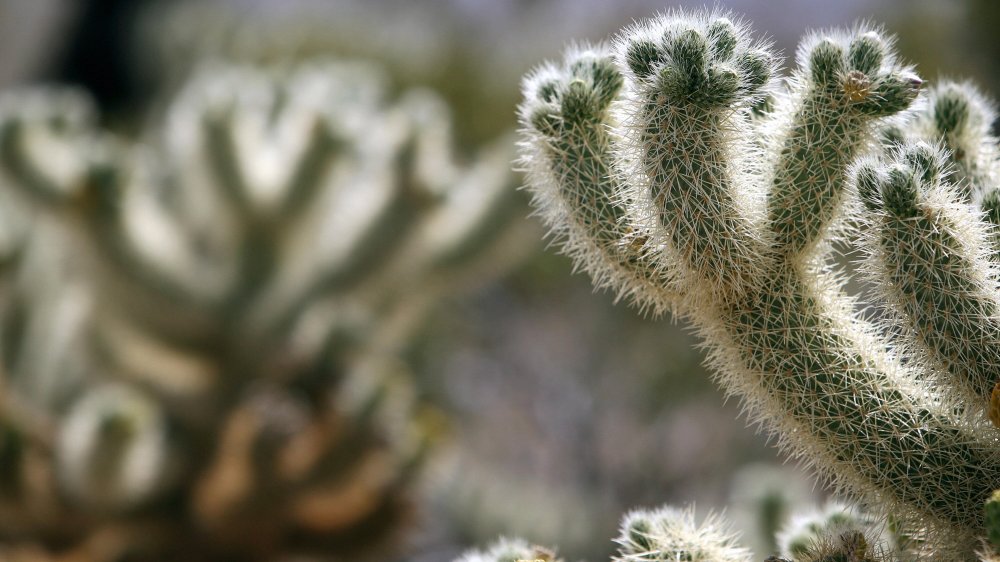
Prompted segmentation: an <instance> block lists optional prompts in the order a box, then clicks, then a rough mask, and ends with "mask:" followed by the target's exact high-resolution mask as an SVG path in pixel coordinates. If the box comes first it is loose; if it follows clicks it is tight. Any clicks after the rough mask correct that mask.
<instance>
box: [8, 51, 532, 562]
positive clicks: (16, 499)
mask: <svg viewBox="0 0 1000 562" xmlns="http://www.w3.org/2000/svg"><path fill="white" fill-rule="evenodd" d="M385 91H386V86H385V80H384V78H382V77H381V75H380V74H379V73H378V72H377V71H376V70H374V69H372V68H371V67H368V66H366V65H357V64H347V63H333V62H325V61H310V62H307V63H303V64H301V65H299V66H295V67H294V68H287V67H286V68H263V67H260V68H258V67H236V66H210V67H206V68H204V69H203V70H202V71H200V72H198V73H196V75H195V76H194V77H193V78H192V79H191V80H190V81H189V83H188V84H187V86H185V87H184V88H183V89H182V91H181V92H180V93H179V94H178V95H177V97H176V99H175V101H174V102H173V103H172V104H171V107H170V108H169V109H168V111H167V114H166V118H165V124H164V125H163V127H162V132H161V131H159V130H153V131H152V132H151V133H150V134H149V135H148V136H147V138H145V139H144V140H143V141H129V140H127V139H122V138H118V137H116V136H114V135H113V134H111V133H109V132H105V131H102V130H100V129H99V128H98V127H97V125H96V121H97V116H96V114H95V112H94V110H93V107H92V104H91V103H90V102H89V100H88V99H87V98H86V97H85V96H84V95H82V94H80V93H78V92H76V91H72V90H68V89H67V90H61V89H52V88H50V89H47V90H31V91H23V92H9V93H5V94H3V95H2V96H0V172H2V186H3V188H4V189H3V190H0V195H2V201H3V202H4V205H3V209H2V210H3V214H4V216H5V217H6V216H7V215H8V214H10V215H12V216H15V217H22V218H23V220H12V221H10V222H6V221H5V222H4V224H3V225H2V226H3V228H4V229H5V232H6V230H7V229H8V228H10V230H11V232H12V234H11V236H9V237H7V236H5V238H4V240H5V242H6V241H7V238H10V239H11V240H12V241H13V242H12V243H11V244H5V246H4V256H5V259H4V261H3V263H4V270H3V271H4V275H3V276H2V283H3V287H2V288H3V291H2V294H0V297H2V299H0V318H2V322H3V327H2V330H3V331H2V334H3V340H2V342H3V343H2V359H3V362H2V365H3V376H2V377H0V383H2V390H0V458H2V461H0V466H2V469H0V545H2V546H0V550H2V552H3V553H2V554H0V558H4V559H7V556H14V557H17V556H25V557H28V559H31V560H57V559H58V560H65V559H69V558H73V559H74V560H85V561H94V562H98V561H112V560H122V559H125V558H129V559H133V558H134V559H143V560H180V559H184V560H216V559H226V560H228V559H247V560H271V559H279V558H282V559H283V557H288V556H304V555H312V556H321V557H333V558H336V559H346V558H344V557H347V558H349V559H352V560H361V559H371V557H381V556H385V555H386V552H387V549H389V548H391V547H392V543H393V541H392V540H391V539H393V538H394V537H396V536H398V535H399V531H400V530H401V529H402V528H404V524H405V523H406V521H408V520H410V519H411V518H412V516H411V514H412V512H413V507H414V506H413V505H412V501H411V494H410V493H409V489H410V482H411V480H412V479H413V477H414V475H415V470H416V469H417V468H418V467H419V465H420V461H421V459H422V458H423V456H424V454H425V451H426V449H427V447H428V445H430V444H431V443H432V441H433V440H434V436H435V435H436V434H437V433H439V431H438V428H439V426H440V422H439V421H437V416H436V415H435V414H434V411H433V410H432V409H430V408H429V407H427V406H425V405H422V404H421V403H420V402H419V401H418V400H417V397H416V393H415V391H414V389H413V388H412V381H411V377H410V376H409V374H408V368H407V366H406V365H405V363H403V362H402V361H401V360H400V359H399V356H400V354H401V353H402V352H403V351H404V350H405V344H406V343H407V341H408V340H409V339H410V336H409V334H410V333H411V332H412V331H413V330H412V329H413V327H414V325H415V322H416V321H417V320H418V319H419V318H420V317H421V316H422V312H423V311H424V310H426V309H427V307H428V305H429V304H430V303H431V302H432V301H434V300H435V299H438V298H441V297H443V296H448V295H450V294H452V293H454V292H455V291H457V290H459V289H461V288H462V287H463V286H464V285H467V284H468V283H470V282H472V281H474V280H476V279H480V278H482V277H484V276H488V275H494V274H496V273H498V272H499V271H500V269H501V268H503V267H504V265H505V263H507V261H509V259H508V258H507V257H505V256H508V255H509V252H507V250H509V248H508V247H507V246H509V244H510V242H511V241H512V240H516V238H511V236H509V235H507V234H504V232H507V233H508V234H509V233H511V232H513V230H512V229H509V228H506V226H505V223H506V221H507V218H508V216H509V213H508V211H509V210H510V208H511V205H510V202H511V201H512V193H513V190H512V189H511V183H512V181H511V180H512V177H513V176H512V174H511V173H510V171H509V165H508V162H509V152H508V149H507V148H506V145H507V144H508V143H506V142H504V141H501V143H500V144H499V145H498V146H497V147H494V148H489V149H486V150H484V151H483V152H482V153H481V154H479V155H478V156H477V158H476V160H475V161H474V162H473V163H471V164H470V165H467V166H466V165H461V164H459V163H458V162H457V161H456V159H455V157H454V156H453V154H452V153H451V136H450V131H449V128H448V127H449V126H448V116H447V111H446V108H445V107H443V105H442V103H441V102H440V101H438V99H437V97H436V96H434V95H433V94H430V93H428V92H421V91H414V92H410V93H407V94H405V95H403V96H402V97H401V98H400V99H399V100H391V99H389V98H388V96H387V95H386V94H385V93H384V92H385ZM8 246H10V247H12V248H14V250H11V252H7V251H6V250H7V247H8ZM8 255H9V256H13V257H12V259H9V260H8V259H6V258H7V257H8ZM19 559H20V558H19Z"/></svg>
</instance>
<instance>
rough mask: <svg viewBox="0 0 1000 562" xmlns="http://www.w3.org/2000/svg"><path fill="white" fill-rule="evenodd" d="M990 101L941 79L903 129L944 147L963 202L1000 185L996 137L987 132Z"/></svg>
mask: <svg viewBox="0 0 1000 562" xmlns="http://www.w3.org/2000/svg"><path fill="white" fill-rule="evenodd" d="M995 118H996V111H995V110H994V108H993V104H992V103H991V102H989V101H988V100H987V99H986V97H985V96H983V95H982V94H980V93H979V92H978V90H976V88H975V87H973V86H972V85H971V84H967V83H958V82H951V81H945V82H943V83H941V84H939V85H937V86H935V87H933V88H931V90H930V91H929V92H928V96H927V105H926V107H925V108H924V109H923V110H922V111H920V112H919V113H918V114H917V118H916V119H915V120H914V121H913V122H912V123H910V124H908V127H907V129H908V130H909V131H910V132H911V133H914V134H915V135H916V136H917V137H918V138H919V139H922V140H924V141H925V142H928V143H930V144H938V143H940V144H942V145H943V146H944V148H945V149H946V150H947V156H948V163H949V164H950V165H949V166H948V167H949V168H950V169H951V170H952V173H951V177H950V178H949V181H950V182H951V183H952V184H954V185H955V186H956V187H957V188H959V194H961V195H962V197H963V201H964V202H966V203H969V202H973V203H974V202H977V201H979V200H980V199H981V198H982V197H983V196H984V195H985V194H987V193H989V192H990V191H992V190H993V189H995V188H996V187H997V186H998V185H1000V169H998V167H997V165H998V158H1000V153H998V152H997V139H996V137H994V136H993V135H991V134H990V125H991V124H992V123H993V121H994V119H995Z"/></svg>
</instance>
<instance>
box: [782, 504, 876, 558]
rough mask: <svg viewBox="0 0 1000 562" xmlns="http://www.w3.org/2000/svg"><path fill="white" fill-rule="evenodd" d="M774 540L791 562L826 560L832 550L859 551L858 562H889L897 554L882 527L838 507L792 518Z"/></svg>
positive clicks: (826, 508) (851, 511)
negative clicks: (795, 561) (887, 561)
mask: <svg viewBox="0 0 1000 562" xmlns="http://www.w3.org/2000/svg"><path fill="white" fill-rule="evenodd" d="M776 538H777V542H778V547H779V549H780V553H781V555H782V556H785V557H787V558H789V559H791V560H801V561H807V560H826V559H827V558H824V556H828V555H829V552H830V551H831V550H832V551H836V550H847V551H852V550H853V551H856V552H857V551H859V553H858V554H856V555H855V556H856V558H857V559H858V560H859V561H860V560H891V559H893V557H892V555H893V553H894V552H895V550H896V548H895V545H894V544H892V541H891V535H890V533H887V532H886V529H885V524H884V523H880V522H878V521H875V520H874V519H873V518H872V517H871V515H870V514H868V513H864V512H862V511H859V510H857V509H853V508H850V507H847V506H844V505H840V504H837V503H833V504H830V505H827V506H824V507H823V509H821V510H816V511H814V512H811V513H800V514H797V515H795V517H793V518H792V520H791V521H790V522H789V523H788V524H787V525H785V527H784V528H783V529H781V530H780V531H779V532H778V533H777V535H776Z"/></svg>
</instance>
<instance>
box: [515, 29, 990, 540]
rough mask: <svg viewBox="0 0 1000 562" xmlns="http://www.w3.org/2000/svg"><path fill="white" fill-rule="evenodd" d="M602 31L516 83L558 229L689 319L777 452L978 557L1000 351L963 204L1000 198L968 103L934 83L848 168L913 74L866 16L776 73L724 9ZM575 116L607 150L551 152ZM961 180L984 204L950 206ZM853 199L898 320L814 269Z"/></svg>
mask: <svg viewBox="0 0 1000 562" xmlns="http://www.w3.org/2000/svg"><path fill="white" fill-rule="evenodd" d="M613 44H614V49H613V50H612V49H609V48H606V47H594V48H589V49H579V48H574V49H570V50H569V51H568V53H567V59H566V62H565V63H564V64H563V66H562V67H555V66H551V65H549V66H546V67H543V68H542V69H541V70H539V71H537V72H536V73H534V74H532V75H530V77H529V78H528V79H527V80H526V81H525V88H526V91H525V101H524V102H523V103H522V106H521V109H520V115H521V117H522V125H523V131H524V141H523V143H522V158H523V159H524V161H525V162H527V163H528V169H529V170H532V171H533V173H532V174H530V175H529V186H530V188H531V189H532V191H533V193H534V194H535V200H536V204H538V205H541V206H542V210H543V214H544V216H545V217H546V218H547V219H548V221H549V223H550V225H551V227H552V229H553V230H554V232H556V233H557V234H559V235H564V240H565V241H566V244H567V247H568V249H569V251H570V254H571V255H572V256H573V257H574V258H575V259H576V260H577V263H578V264H580V265H581V267H583V268H584V269H585V270H587V271H588V272H589V273H591V275H593V276H594V277H595V281H596V282H597V283H598V284H602V285H609V286H611V287H613V288H614V289H615V290H616V291H617V292H619V293H621V294H627V295H631V296H633V297H635V299H636V300H637V301H638V304H639V305H640V307H642V306H649V307H652V308H654V309H656V310H663V309H665V308H669V307H672V308H674V309H676V310H677V311H679V312H680V313H682V314H683V315H684V316H686V317H687V318H689V319H690V320H691V321H692V322H693V323H694V325H695V326H696V327H697V329H698V331H699V332H700V333H701V334H702V335H703V337H704V338H705V340H706V342H707V343H708V348H709V361H710V363H711V364H712V366H713V367H714V368H715V370H716V372H717V373H718V374H717V378H718V381H719V382H720V384H721V385H722V387H723V388H724V389H725V390H726V392H727V393H730V394H736V395H739V396H741V397H742V398H743V400H744V403H745V404H746V405H747V410H748V411H749V412H751V415H752V416H753V417H754V419H755V420H758V421H760V422H761V423H762V424H763V425H765V426H766V427H768V428H769V429H770V431H772V432H773V433H774V435H775V436H776V437H777V439H778V441H779V442H780V443H781V444H782V446H784V447H785V448H787V449H788V450H790V451H791V452H792V453H794V454H796V455H799V456H801V457H802V458H803V459H804V460H805V461H806V462H808V463H809V464H810V465H811V466H812V467H813V468H814V469H815V470H816V471H817V472H818V473H819V474H820V475H822V476H823V477H825V478H827V479H828V480H830V481H831V482H833V483H834V484H835V485H836V486H838V487H839V488H840V489H842V490H843V491H845V492H847V493H848V494H850V495H851V497H853V498H855V499H858V500H861V501H863V502H865V503H866V504H868V505H869V506H871V507H873V508H875V509H877V510H879V511H880V512H881V513H882V514H883V515H892V516H893V518H894V519H895V520H897V521H900V522H901V524H902V525H903V526H904V527H905V528H906V531H907V533H908V534H909V536H913V537H918V539H919V540H918V541H916V542H915V544H916V543H918V542H919V544H920V548H922V549H924V550H925V553H927V552H931V553H933V554H934V555H935V556H938V557H943V558H948V559H952V558H954V559H965V558H968V557H971V556H973V553H974V551H975V549H976V548H977V542H976V541H977V537H981V536H982V535H983V534H984V528H983V510H982V506H983V502H984V501H985V500H986V498H987V497H989V495H990V493H991V492H992V491H993V490H994V489H996V488H998V487H1000V447H997V445H996V438H995V431H996V430H995V428H994V427H992V426H991V424H990V423H989V421H988V419H987V417H986V416H985V415H984V411H985V407H986V406H987V404H988V403H989V400H990V397H991V394H990V393H991V391H992V385H993V383H995V382H997V381H996V379H997V374H998V372H997V358H998V356H1000V347H998V346H997V337H998V336H1000V332H998V327H997V323H996V319H997V317H998V316H997V314H998V312H997V311H998V309H997V307H996V302H997V299H998V298H1000V293H998V290H997V285H996V279H997V277H996V272H995V271H994V269H993V267H992V265H991V263H990V259H989V256H990V255H991V254H993V253H995V250H993V249H990V248H989V246H988V245H989V244H990V242H991V238H990V237H991V236H993V232H994V230H993V229H991V228H990V227H989V226H988V225H987V224H986V223H985V222H984V221H983V220H982V217H983V215H982V214H980V213H979V212H977V211H975V210H973V209H971V208H969V207H968V201H970V200H973V199H976V200H978V199H981V200H982V201H984V202H992V201H994V199H996V198H997V196H996V195H995V192H994V191H993V190H994V189H995V187H996V185H995V184H994V183H993V177H994V176H993V173H994V172H993V170H994V169H995V167H996V162H995V160H994V158H993V156H992V155H993V154H994V151H995V148H994V146H995V141H994V140H993V139H990V138H988V137H987V136H986V127H985V125H983V123H984V122H986V123H988V116H989V115H991V113H990V112H989V111H987V110H984V109H983V108H984V103H983V102H982V101H981V99H980V98H979V97H978V96H975V95H972V94H969V93H968V92H969V91H968V89H967V88H964V87H958V88H957V92H958V93H957V94H956V92H955V91H956V88H954V87H953V88H952V91H951V92H949V91H945V90H938V91H936V94H935V96H936V97H935V96H932V98H933V99H936V100H937V101H935V102H934V103H931V104H930V105H929V106H928V107H929V108H930V109H925V110H924V112H923V113H918V114H916V115H910V114H907V115H908V118H907V119H905V120H902V121H900V122H899V123H900V124H898V125H897V126H898V127H900V129H899V131H897V133H896V134H884V135H882V136H883V137H884V138H890V137H894V138H897V139H898V140H899V142H902V143H903V144H904V146H903V148H899V149H896V150H894V151H891V152H889V153H888V154H886V155H884V156H881V157H879V158H872V159H869V160H866V161H865V162H866V163H865V164H863V165H860V167H858V168H856V169H855V168H853V167H852V166H853V165H854V162H855V161H856V160H857V159H858V158H859V157H862V156H865V155H866V154H870V153H872V152H875V151H877V150H878V146H877V143H876V139H877V138H878V136H879V133H880V132H881V131H883V129H884V127H886V126H887V124H888V120H887V118H889V117H891V116H894V115H898V114H902V113H903V112H904V111H905V110H907V109H908V108H909V107H910V106H911V104H912V103H913V102H914V100H915V99H916V98H917V96H918V94H919V91H920V88H921V85H922V82H921V80H920V79H919V78H918V77H917V76H916V74H915V73H914V71H913V70H912V69H911V68H910V67H908V66H906V65H904V64H902V63H900V62H899V61H898V60H897V59H896V57H895V54H894V52H893V49H892V42H891V39H890V38H889V37H888V36H886V34H885V33H884V32H883V31H881V30H879V29H876V28H871V27H868V26H859V27H857V28H854V29H851V30H846V31H831V32H824V33H815V34H812V35H810V36H809V37H807V39H806V40H805V41H804V42H803V43H802V46H801V47H800V49H799V51H798V56H797V60H798V68H797V70H795V71H793V72H792V74H791V76H790V77H789V78H787V79H786V80H785V81H783V82H776V81H775V80H774V78H773V75H774V71H775V64H774V62H773V61H774V58H775V57H774V55H773V54H771V52H770V50H769V48H768V46H767V45H765V44H761V43H758V42H754V41H753V40H751V39H750V37H749V33H748V30H747V28H746V26H745V25H743V24H738V23H733V21H732V20H731V18H729V17H727V16H724V15H720V14H718V13H684V12H673V13H670V14H667V15H664V16H661V17H659V18H656V19H654V20H652V21H649V22H645V23H641V24H638V25H636V26H634V27H632V28H629V29H626V30H624V31H623V32H622V33H620V34H619V35H618V36H617V37H616V38H615V39H614V41H613ZM581 67H585V68H587V69H595V70H589V72H591V73H592V74H591V75H594V74H596V73H598V72H599V74H600V77H601V78H600V79H599V80H594V79H587V78H586V77H583V78H581V72H580V70H579V69H580V68H581ZM618 83H622V84H623V85H622V87H621V88H620V92H619V93H618V95H617V96H616V97H615V99H613V100H609V99H608V97H609V93H608V92H609V89H608V88H607V87H606V85H608V84H618ZM956 98H960V99H959V100H958V101H959V102H964V103H956V102H955V100H956ZM942 100H943V101H942ZM608 108H610V110H609V109H608ZM977 111H978V113H976V112H977ZM963 112H964V113H963ZM948 116H950V117H948ZM945 117H948V118H947V119H945ZM928 123H931V124H932V125H933V126H931V125H928ZM587 124H592V125H587ZM588 126H590V127H592V128H594V129H595V130H594V132H593V133H587V134H591V135H607V137H608V139H609V141H608V143H607V146H606V147H605V145H604V144H601V143H590V144H586V143H584V144H585V146H586V147H587V148H588V149H589V150H561V149H560V147H562V146H567V145H571V144H572V143H573V142H574V141H573V140H572V137H573V134H579V132H580V131H581V130H586V128H587V127H588ZM598 127H600V130H598V129H597V128H598ZM935 127H936V128H935ZM567 131H570V133H567ZM928 131H930V132H928ZM920 134H923V135H925V136H927V135H931V136H935V137H936V138H933V139H931V140H930V142H931V143H932V144H937V143H940V144H941V148H940V149H936V148H932V147H930V148H929V147H927V146H924V145H919V146H918V145H914V141H913V140H912V138H914V137H916V136H919V135H920ZM577 144H580V143H579V142H577ZM594 159H597V160H598V161H596V162H595V161H592V160H594ZM949 159H950V160H949ZM949 162H950V163H949ZM952 168H953V169H955V170H956V171H955V179H942V178H943V177H944V176H943V173H942V172H941V170H946V169H949V170H950V169H952ZM566 170H586V171H587V173H586V174H585V175H586V176H587V177H585V178H584V179H585V180H586V181H582V182H581V181H579V178H578V177H576V176H574V175H572V174H570V173H567V172H566ZM604 170H606V173H605V172H604ZM855 175H857V177H858V179H857V180H855ZM942 182H945V183H944V184H943V185H942ZM947 182H958V184H959V187H953V186H952V184H951V183H947ZM855 188H856V189H855ZM963 190H965V191H966V192H967V193H973V192H975V193H986V195H983V196H979V195H976V196H975V197H973V196H965V201H966V202H965V203H963V199H962V198H963V196H962V191H963ZM856 191H858V192H861V198H862V199H863V200H864V202H865V205H862V206H858V205H854V204H853V201H854V200H855V198H856ZM963 205H965V206H963ZM609 209H615V210H614V212H609V211H608V210H609ZM619 209H620V210H619ZM854 210H858V213H859V216H858V219H859V220H858V221H855V222H857V223H860V224H862V225H863V227H862V231H863V232H864V234H865V237H866V238H867V239H868V243H867V246H866V247H867V248H868V250H869V254H870V255H871V256H872V260H871V261H872V262H873V264H872V266H871V269H872V270H873V271H872V272H873V277H874V278H876V279H877V280H878V283H879V284H880V286H881V287H882V288H883V293H884V296H886V300H887V302H888V303H890V304H891V308H893V310H894V311H895V312H896V313H897V316H898V317H900V318H903V319H904V320H903V321H902V322H901V324H900V323H892V324H885V325H876V324H873V323H871V322H868V321H866V320H865V319H864V318H862V317H861V316H859V315H858V314H857V313H855V311H854V310H855V304H856V303H855V299H854V298H852V297H849V296H847V295H846V294H845V293H844V292H843V290H842V285H843V283H844V280H843V278H842V276H841V275H839V274H838V273H837V272H836V271H835V270H834V269H833V268H831V267H830V265H829V254H830V251H831V248H832V247H833V245H834V243H835V242H838V241H841V240H844V239H845V238H846V236H845V233H847V232H849V229H847V228H845V227H847V226H849V225H850V224H852V221H851V220H849V218H850V217H851V213H852V212H853V211H854ZM983 210H984V211H985V212H986V215H988V214H989V213H990V212H992V211H991V207H990V206H989V204H987V203H984V204H983ZM620 217H624V218H620ZM915 217H916V218H917V219H918V220H914V218H915ZM598 220H602V221H603V222H600V223H598V222H596V221H598ZM581 225H583V226H584V227H583V228H581ZM616 239H617V240H618V242H617V243H615V240H616ZM607 248H612V249H618V250H619V251H620V250H621V249H622V248H627V249H628V251H630V252H634V255H636V258H635V259H631V260H628V264H629V267H630V268H631V270H630V274H629V275H610V274H607V271H608V268H607V267H605V265H604V264H607V263H608V262H609V260H608V255H613V254H611V253H609V252H608V251H607ZM611 262H612V263H621V261H620V260H619V261H618V262H615V261H614V260H613V259H612V260H611ZM635 269H639V270H641V271H639V272H634V273H632V272H631V271H634V270H635ZM650 283H652V284H653V285H652V287H650V286H648V284H650ZM890 293H891V294H890ZM665 303H666V304H665ZM945 373H948V374H947V376H945ZM848 539H851V537H847V538H846V539H844V541H841V542H842V546H844V545H846V546H844V548H848V546H850V545H851V544H853V545H854V546H852V547H851V548H854V547H858V543H857V541H853V539H851V540H848ZM834 542H836V541H834ZM859 548H860V547H859Z"/></svg>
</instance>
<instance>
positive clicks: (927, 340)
mask: <svg viewBox="0 0 1000 562" xmlns="http://www.w3.org/2000/svg"><path fill="white" fill-rule="evenodd" d="M945 164H946V160H945V156H944V155H942V154H939V153H937V152H935V151H934V150H933V149H932V148H931V147H930V146H928V145H926V144H923V143H917V144H910V145H908V146H904V147H901V148H900V149H898V150H896V151H894V152H893V153H892V154H891V155H890V156H889V157H888V158H887V159H886V160H884V161H881V162H879V161H869V162H868V163H867V164H865V165H862V166H861V167H860V168H859V171H858V176H859V178H858V184H859V192H860V193H862V197H863V200H864V203H865V206H866V207H867V211H868V213H866V222H867V225H866V227H867V228H865V230H866V231H867V232H868V233H869V236H868V237H867V240H866V242H867V244H866V250H867V254H868V255H869V256H870V259H869V260H867V263H868V264H870V265H871V268H872V269H873V271H872V274H871V275H872V277H873V278H874V279H875V280H876V286H877V287H880V288H881V290H882V292H883V300H884V301H885V302H887V303H889V304H890V306H891V307H892V308H894V309H895V310H896V312H897V313H898V314H899V315H900V317H901V318H902V319H903V323H902V324H903V325H904V326H905V328H906V330H907V332H908V334H907V335H908V337H909V338H910V339H911V347H912V348H914V350H913V351H914V355H915V356H918V357H920V356H923V357H928V358H929V361H928V362H929V366H930V367H931V368H934V369H937V370H941V371H943V372H944V373H948V374H950V376H949V377H948V380H946V381H944V382H945V385H944V388H946V389H947V388H949V387H950V388H954V389H955V390H956V392H955V393H954V394H956V396H957V397H959V401H960V402H965V403H968V404H970V405H971V406H972V407H973V408H974V409H975V410H977V411H981V410H982V409H983V408H985V407H986V405H987V404H988V403H989V400H990V395H991V393H992V391H993V387H994V385H995V384H996V383H997V382H998V380H997V379H998V378H1000V355H998V350H1000V302H998V298H997V292H996V285H995V282H994V281H993V280H992V279H991V273H992V271H991V269H990V262H989V258H988V256H987V255H985V252H984V249H985V248H986V245H987V240H988V237H987V233H988V229H987V228H984V226H985V225H983V224H982V223H981V222H980V221H979V218H978V217H977V216H976V213H975V212H973V210H972V209H971V208H970V207H968V206H967V205H963V204H962V199H963V198H964V197H963V195H961V194H960V193H961V192H960V191H959V189H957V188H955V187H953V186H951V185H947V184H942V181H943V180H942V177H941V175H942V174H941V170H942V169H943V167H944V166H945ZM880 170H883V172H882V173H879V171H880ZM884 170H888V172H887V173H886V172H884ZM969 391H971V396H969Z"/></svg>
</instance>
